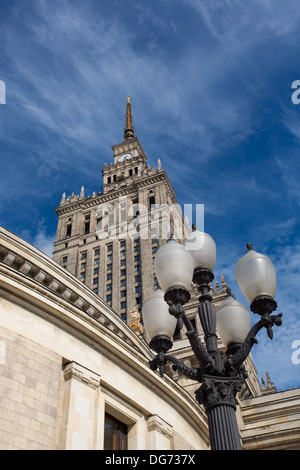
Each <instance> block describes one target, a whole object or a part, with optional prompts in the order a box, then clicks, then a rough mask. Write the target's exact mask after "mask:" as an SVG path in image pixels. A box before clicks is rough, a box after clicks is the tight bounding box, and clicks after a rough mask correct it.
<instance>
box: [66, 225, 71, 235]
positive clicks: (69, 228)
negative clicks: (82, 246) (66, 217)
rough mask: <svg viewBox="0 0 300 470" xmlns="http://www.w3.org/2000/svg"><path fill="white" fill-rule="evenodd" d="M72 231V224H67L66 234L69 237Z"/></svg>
mask: <svg viewBox="0 0 300 470" xmlns="http://www.w3.org/2000/svg"><path fill="white" fill-rule="evenodd" d="M71 232H72V224H69V225H67V234H66V236H67V237H70V236H71Z"/></svg>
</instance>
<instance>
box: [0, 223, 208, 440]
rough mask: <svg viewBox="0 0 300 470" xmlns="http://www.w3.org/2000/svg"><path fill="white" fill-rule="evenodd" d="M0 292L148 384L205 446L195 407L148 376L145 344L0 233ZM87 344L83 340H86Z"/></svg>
mask: <svg viewBox="0 0 300 470" xmlns="http://www.w3.org/2000/svg"><path fill="white" fill-rule="evenodd" d="M0 286H1V291H2V295H7V296H8V298H14V299H15V302H18V303H20V304H23V305H24V304H26V305H30V308H31V310H32V311H35V312H36V314H37V315H40V316H44V318H48V319H49V318H51V321H52V322H55V323H56V324H57V325H60V326H61V327H62V326H63V328H67V329H70V331H73V333H74V334H76V335H78V336H79V337H81V338H83V340H85V341H88V342H91V341H92V342H93V343H94V345H95V347H97V348H100V349H102V350H103V349H104V350H106V351H107V353H108V354H109V356H114V357H115V358H118V359H119V360H120V361H122V366H123V367H127V368H129V369H130V370H132V371H133V372H134V374H137V375H138V376H140V377H141V378H142V377H143V379H144V380H146V381H147V383H148V384H149V387H151V388H153V389H156V390H157V393H158V394H160V395H162V396H167V397H168V400H170V401H172V402H173V403H174V406H175V405H176V407H178V409H183V408H184V410H185V413H186V414H187V418H188V419H189V420H190V421H191V423H193V425H194V426H196V427H197V428H198V429H199V432H201V434H202V435H203V439H204V440H205V441H206V442H208V432H207V424H206V423H207V420H206V416H205V413H204V411H203V410H202V409H201V408H200V407H199V406H198V404H197V403H196V401H195V400H194V399H193V398H192V397H191V396H190V395H189V394H188V392H187V391H185V390H184V389H183V388H182V387H180V385H178V384H177V383H176V382H175V381H174V380H173V379H172V378H171V377H169V376H167V375H165V376H164V377H163V378H161V377H160V375H159V374H158V373H156V372H155V373H154V372H153V371H151V369H150V367H149V360H150V359H152V358H153V353H152V351H151V350H150V349H149V347H148V345H147V344H146V343H145V341H144V340H143V339H141V338H139V337H138V336H137V335H136V334H135V333H134V331H132V330H131V328H130V327H129V326H128V325H127V324H126V323H125V322H124V321H123V320H121V318H120V317H119V315H117V313H115V312H114V311H113V310H112V309H111V308H110V307H109V306H108V305H107V304H106V303H105V302H104V301H103V300H102V299H101V298H100V297H98V296H97V295H96V294H94V293H93V292H92V291H91V290H90V289H89V288H88V287H87V286H85V285H84V284H82V282H81V281H80V280H78V279H77V278H76V277H75V276H73V275H72V274H71V273H69V272H68V271H66V270H65V269H64V268H62V267H60V266H59V265H58V264H57V263H56V262H55V261H53V260H52V259H50V258H49V257H48V256H46V255H45V254H44V253H42V252H41V251H39V250H38V249H36V248H35V247H33V246H32V245H30V244H29V243H27V242H25V241H24V240H22V239H20V238H19V237H17V236H16V235H14V234H12V233H11V232H9V231H7V230H5V229H4V228H2V227H0ZM84 338H85V339H84Z"/></svg>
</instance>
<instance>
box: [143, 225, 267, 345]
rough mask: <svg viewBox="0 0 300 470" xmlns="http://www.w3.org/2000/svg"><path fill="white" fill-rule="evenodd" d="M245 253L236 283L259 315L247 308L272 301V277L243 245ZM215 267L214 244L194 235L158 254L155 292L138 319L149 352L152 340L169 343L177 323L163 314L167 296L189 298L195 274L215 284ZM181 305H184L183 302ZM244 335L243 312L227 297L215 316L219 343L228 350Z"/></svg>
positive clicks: (246, 320)
mask: <svg viewBox="0 0 300 470" xmlns="http://www.w3.org/2000/svg"><path fill="white" fill-rule="evenodd" d="M247 248H248V250H247V252H246V254H245V255H244V256H243V257H242V258H241V259H240V260H239V261H238V263H237V265H236V279H237V282H238V285H239V287H240V289H241V291H242V293H243V294H244V296H245V297H246V299H247V300H248V301H249V302H250V304H251V309H252V310H253V311H254V312H255V313H260V312H259V311H256V310H255V308H252V304H253V305H254V304H255V302H256V301H257V300H259V299H271V300H272V299H274V296H275V290H276V273H275V268H274V266H273V263H272V261H271V260H270V258H268V257H267V256H265V255H263V254H260V253H257V252H256V251H255V250H253V249H252V245H251V244H247ZM215 261H216V244H215V242H214V240H213V238H212V237H211V236H210V235H209V234H207V233H204V232H201V231H199V230H197V229H194V230H193V231H192V232H191V233H190V234H189V235H188V236H187V237H186V238H185V240H184V242H183V243H182V244H181V243H178V242H177V241H175V240H172V239H171V240H169V241H168V242H167V243H166V244H165V245H164V246H162V247H161V248H160V249H159V250H158V251H157V253H156V256H155V261H154V268H155V273H156V276H157V279H158V283H159V286H160V288H159V289H157V290H156V291H155V292H154V293H152V294H151V295H150V296H149V297H148V298H147V299H146V301H145V303H144V306H143V319H144V324H145V330H146V335H147V339H148V342H149V344H150V347H151V344H152V345H153V344H154V343H155V342H153V339H155V338H157V337H161V336H163V337H165V338H168V340H169V342H170V343H172V341H173V335H174V331H175V328H176V318H175V317H174V316H172V315H170V313H169V310H168V309H169V306H168V304H167V302H166V300H167V299H168V293H169V292H170V291H172V290H178V289H181V290H183V291H185V292H186V293H187V292H189V290H190V288H191V284H192V281H193V279H194V278H196V274H197V273H201V278H202V279H203V273H204V274H206V278H207V279H208V280H209V281H211V280H212V279H213V278H214V276H213V269H214V266H215ZM207 276H208V277H207ZM166 294H167V295H166ZM186 300H187V301H188V300H189V297H188V296H187V297H186ZM168 303H169V302H168ZM182 303H183V302H182ZM264 305H265V304H264ZM249 329H250V315H249V312H248V309H247V308H246V307H245V305H243V304H242V303H240V302H238V301H237V300H236V299H235V298H234V297H233V296H232V295H228V297H227V298H226V299H225V300H224V301H223V302H222V304H221V305H220V307H219V308H218V310H217V330H218V333H219V335H220V337H221V340H222V342H223V343H224V345H225V346H226V347H227V348H228V347H230V346H232V345H234V344H241V343H243V341H244V340H245V338H246V336H247V333H248V332H249Z"/></svg>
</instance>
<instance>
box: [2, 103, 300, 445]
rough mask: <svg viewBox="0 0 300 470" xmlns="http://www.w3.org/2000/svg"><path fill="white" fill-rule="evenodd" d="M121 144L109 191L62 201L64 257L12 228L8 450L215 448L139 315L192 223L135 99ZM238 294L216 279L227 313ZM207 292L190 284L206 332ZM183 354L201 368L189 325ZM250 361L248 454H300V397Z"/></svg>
mask: <svg viewBox="0 0 300 470" xmlns="http://www.w3.org/2000/svg"><path fill="white" fill-rule="evenodd" d="M112 149H113V159H114V161H113V163H111V164H109V165H105V166H104V168H103V188H102V192H101V193H97V194H96V193H94V194H93V195H92V196H90V197H85V195H84V189H83V188H82V190H81V193H80V195H78V196H75V195H74V194H73V195H71V196H70V197H68V198H66V197H65V195H63V198H62V201H61V203H60V205H59V207H58V208H57V209H56V212H57V214H58V217H59V218H58V228H57V238H56V241H55V243H54V255H53V260H51V259H50V258H48V257H47V256H46V255H44V254H43V253H41V252H40V251H39V250H37V249H36V248H34V247H32V246H31V245H29V244H28V243H26V242H25V241H23V240H22V239H20V238H18V237H17V236H15V235H13V234H12V233H10V232H8V231H7V230H5V229H4V228H0V369H1V381H0V403H1V416H0V448H1V449H56V450H58V449H90V450H91V449H112V448H114V449H131V450H134V449H136V450H208V449H209V448H210V443H209V432H208V427H207V418H206V415H205V413H204V410H203V409H202V407H201V406H199V405H198V404H197V402H196V401H195V399H194V392H195V390H196V389H197V388H198V386H199V384H198V383H195V382H193V381H191V380H189V379H186V378H185V377H183V376H182V375H181V374H180V372H178V371H174V370H173V369H171V368H167V370H166V372H167V373H166V374H165V375H164V377H163V378H161V377H160V375H159V374H158V372H153V371H152V370H151V369H150V367H149V360H151V359H153V356H154V355H153V352H152V351H151V350H150V349H149V347H148V344H147V341H146V339H147V337H146V332H145V331H144V330H143V325H142V318H141V311H142V304H143V300H144V299H145V298H146V297H147V296H148V295H149V294H150V293H151V292H152V291H153V290H154V289H155V288H156V284H157V282H156V277H155V272H154V270H153V258H154V256H155V252H156V250H157V249H158V248H159V247H160V246H161V245H162V244H163V243H165V242H166V240H167V238H168V232H169V231H170V232H173V233H174V232H175V231H176V230H177V229H178V227H179V228H180V227H182V238H183V237H184V230H189V228H188V226H187V225H186V223H185V221H184V219H183V218H182V214H181V212H180V210H179V207H178V205H177V204H176V198H175V193H174V190H173V188H172V185H171V183H170V181H169V179H168V176H167V174H166V172H165V171H164V170H163V169H162V167H161V163H160V161H159V162H158V165H157V168H156V169H155V168H150V167H149V166H148V165H147V157H146V154H145V152H144V151H143V149H142V147H141V144H140V142H139V140H138V139H137V137H135V134H134V128H133V123H132V114H131V104H130V102H129V101H128V103H127V107H126V120H125V129H124V141H123V142H122V143H120V144H118V145H115V146H113V147H112ZM151 208H152V209H153V210H152V211H151ZM126 215H127V217H126ZM177 233H179V235H180V230H179V231H178V232H177ZM179 238H180V236H179ZM227 287H228V286H227V283H226V280H225V279H224V277H223V276H221V279H220V282H215V283H214V285H211V294H212V296H213V300H214V303H215V305H216V307H218V305H220V304H221V303H222V301H223V300H224V298H225V296H226V295H227V292H226V291H227ZM197 297H198V293H197V291H196V289H195V288H194V287H193V286H192V288H191V300H190V301H189V303H188V304H187V305H186V306H185V309H186V312H187V314H188V316H189V318H190V320H191V321H192V323H193V324H194V326H195V329H196V331H197V332H198V334H199V336H200V337H201V336H202V335H203V331H202V329H201V325H200V322H199V319H198V315H197ZM219 348H220V350H221V351H222V350H223V349H224V346H223V344H222V342H221V340H219ZM171 354H172V355H175V356H176V357H177V358H179V359H180V360H182V361H184V362H185V364H186V365H188V366H189V367H194V366H196V364H195V358H194V356H193V353H192V350H191V348H190V345H189V342H188V340H187V338H186V335H185V330H184V328H183V329H182V330H180V331H176V332H175V335H174V342H173V348H172V350H171ZM245 365H246V369H247V371H248V374H249V376H248V379H246V382H245V384H244V386H243V389H242V390H241V392H240V394H239V397H238V400H239V406H238V409H237V417H238V426H239V431H240V438H241V442H242V445H243V448H244V449H299V448H300V389H299V388H296V389H293V390H288V391H282V392H277V391H276V387H275V385H274V384H273V383H272V382H271V379H270V377H269V376H268V375H267V377H266V383H265V382H263V384H262V387H261V386H260V384H259V381H258V378H257V372H256V369H255V365H254V364H253V361H252V358H251V356H249V357H248V358H247V361H246V364H245Z"/></svg>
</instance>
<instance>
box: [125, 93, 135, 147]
mask: <svg viewBox="0 0 300 470" xmlns="http://www.w3.org/2000/svg"><path fill="white" fill-rule="evenodd" d="M133 138H134V126H133V119H132V113H131V103H130V98H129V96H128V98H127V105H126V114H125V126H124V139H125V140H130V139H133Z"/></svg>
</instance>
